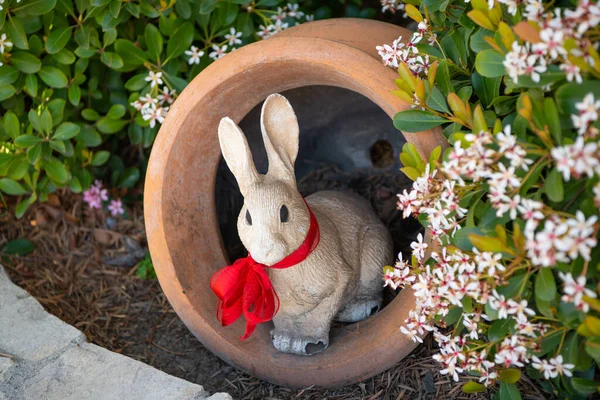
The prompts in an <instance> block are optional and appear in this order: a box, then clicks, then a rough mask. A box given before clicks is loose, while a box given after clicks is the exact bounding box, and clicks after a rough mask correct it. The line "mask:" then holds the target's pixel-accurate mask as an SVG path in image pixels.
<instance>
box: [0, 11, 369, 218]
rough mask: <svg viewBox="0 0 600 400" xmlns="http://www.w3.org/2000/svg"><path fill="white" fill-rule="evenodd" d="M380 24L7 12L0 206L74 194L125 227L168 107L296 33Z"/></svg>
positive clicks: (194, 14) (243, 14) (306, 17)
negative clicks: (267, 43)
mask: <svg viewBox="0 0 600 400" xmlns="http://www.w3.org/2000/svg"><path fill="white" fill-rule="evenodd" d="M375 12H376V10H375V9H374V8H369V7H363V5H362V1H348V2H346V1H343V2H340V1H333V0H332V1H326V2H317V1H310V0H309V1H300V2H295V1H291V2H290V1H283V0H259V1H248V0H223V1H217V0H202V1H191V0H169V1H164V0H160V1H159V0H156V1H155V0H139V1H127V2H122V1H116V0H114V1H113V0H75V1H71V0H0V115H1V116H2V118H1V119H0V196H2V200H4V197H3V195H9V196H20V197H19V198H20V200H19V202H18V205H17V206H16V209H15V210H16V215H17V217H21V216H22V215H23V214H24V213H25V211H26V210H27V208H28V207H29V206H30V205H31V204H33V203H34V202H35V201H36V200H41V201H42V202H43V201H46V200H47V199H48V195H49V194H50V193H53V192H54V191H55V190H56V189H57V188H61V187H68V189H69V190H71V191H72V192H75V193H80V192H86V197H85V199H86V201H87V203H88V204H89V206H90V207H92V208H108V207H110V208H109V209H108V210H109V211H110V212H111V213H112V214H113V215H121V214H123V213H124V212H125V210H124V209H123V203H122V201H121V199H120V197H121V196H123V195H126V194H127V193H128V189H131V188H134V187H135V186H136V185H137V184H138V183H139V182H140V181H141V177H142V176H143V174H144V170H145V165H146V163H147V159H148V154H149V151H150V148H151V146H152V144H153V142H154V138H155V137H156V134H157V132H158V129H159V127H160V124H161V123H162V122H163V120H164V118H165V116H166V114H167V113H168V111H169V107H170V106H171V104H172V103H173V101H174V100H175V99H176V98H177V96H178V94H179V93H181V91H182V90H183V89H184V88H185V86H186V84H187V83H188V82H189V81H190V80H191V79H193V78H194V77H195V76H196V75H197V74H198V73H199V72H200V71H202V70H203V69H204V68H205V67H206V66H208V65H209V64H211V63H212V62H214V61H215V60H217V59H219V58H221V57H224V56H225V55H226V54H228V53H229V52H231V51H233V50H235V49H236V48H239V47H240V46H243V45H245V44H248V43H251V42H253V41H256V40H261V39H265V38H268V37H270V36H272V35H274V34H276V33H277V32H279V31H281V30H284V29H287V28H288V27H291V26H294V25H296V24H299V23H303V22H306V21H310V20H312V19H315V18H316V19H322V18H328V17H331V16H353V17H363V18H366V17H373V16H374V15H375ZM96 179H98V180H99V181H98V182H97V183H94V182H95V180H96ZM109 189H110V190H109ZM111 198H112V200H111ZM109 200H110V202H109Z"/></svg>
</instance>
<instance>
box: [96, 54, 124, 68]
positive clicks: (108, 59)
mask: <svg viewBox="0 0 600 400" xmlns="http://www.w3.org/2000/svg"><path fill="white" fill-rule="evenodd" d="M100 61H102V62H103V63H104V65H106V66H107V67H109V68H112V69H119V68H122V67H123V65H124V64H123V59H122V58H121V56H120V55H118V54H117V53H113V52H112V51H105V52H103V53H102V54H100Z"/></svg>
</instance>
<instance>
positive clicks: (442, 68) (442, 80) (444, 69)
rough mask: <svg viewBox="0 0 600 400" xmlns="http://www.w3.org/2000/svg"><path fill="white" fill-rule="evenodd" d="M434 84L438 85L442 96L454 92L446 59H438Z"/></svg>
mask: <svg viewBox="0 0 600 400" xmlns="http://www.w3.org/2000/svg"><path fill="white" fill-rule="evenodd" d="M435 84H436V86H438V87H439V88H440V89H441V91H442V93H444V97H447V96H448V93H450V92H454V87H453V86H452V82H451V81H450V72H449V71H448V62H447V61H446V60H440V62H439V64H438V69H437V74H436V77H435Z"/></svg>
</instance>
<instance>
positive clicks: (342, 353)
mask: <svg viewBox="0 0 600 400" xmlns="http://www.w3.org/2000/svg"><path fill="white" fill-rule="evenodd" d="M400 35H402V36H403V37H404V38H407V39H408V38H409V37H410V32H409V31H407V30H405V29H403V28H400V27H398V26H395V25H391V24H386V23H382V22H376V21H370V20H362V19H332V20H326V21H318V22H311V23H307V24H303V25H300V26H298V27H294V28H291V29H289V30H286V31H284V32H282V33H279V34H278V35H276V36H274V37H273V38H271V39H268V40H265V41H261V42H258V43H254V44H251V45H248V46H245V47H243V48H241V49H239V50H236V51H234V52H232V53H230V54H228V55H227V56H225V57H223V58H222V59H220V60H218V61H216V62H215V63H213V64H212V65H210V66H209V67H207V68H206V69H205V70H204V71H203V72H202V73H201V74H199V75H198V76H197V77H196V78H195V79H194V80H193V81H192V82H191V83H190V84H189V85H188V86H187V88H186V89H185V90H184V91H183V93H181V95H180V96H179V98H178V100H177V101H176V102H175V103H174V104H173V106H172V108H171V110H170V111H169V114H168V116H167V118H166V120H165V122H164V123H163V125H162V127H161V129H160V132H159V134H158V137H157V140H156V142H155V144H154V147H153V149H152V155H151V157H150V163H149V165H148V171H147V176H146V183H145V196H144V210H145V220H146V230H147V235H148V241H149V246H150V251H151V255H152V260H153V263H154V266H155V268H156V272H157V275H158V279H159V281H160V284H161V286H162V289H163V290H164V292H165V294H166V296H167V298H168V299H169V301H170V303H171V305H172V306H173V308H174V309H175V311H176V312H177V314H178V315H179V316H180V317H181V319H182V320H183V321H184V323H185V324H186V325H187V326H188V328H189V329H190V330H191V331H192V332H193V333H194V335H195V336H196V337H197V338H198V339H199V340H200V341H201V342H202V343H203V344H204V345H205V346H206V347H207V348H209V349H210V350H211V351H213V352H214V353H215V354H217V355H218V356H219V357H221V358H222V359H223V360H225V361H227V362H229V363H231V364H233V365H236V366H238V367H240V368H242V369H244V370H246V371H247V372H249V373H250V374H252V375H255V376H257V377H259V378H262V379H265V380H267V381H270V382H273V383H277V384H280V385H284V386H291V387H306V386H311V385H317V386H322V387H336V386H342V385H346V384H352V383H355V382H358V381H361V380H364V379H366V378H369V377H371V376H373V375H375V374H377V373H379V372H382V371H384V370H386V369H388V368H390V367H391V366H393V365H394V364H395V363H397V362H398V361H399V360H401V359H402V358H404V357H405V356H406V355H408V354H409V353H410V352H411V351H412V350H413V349H414V348H415V347H416V344H415V343H413V342H411V341H410V340H408V339H407V338H406V336H404V335H403V334H402V333H401V332H400V330H399V327H400V326H401V325H402V324H403V321H404V319H405V318H406V317H407V316H408V312H409V311H410V310H411V309H412V308H413V307H414V302H415V300H414V297H413V295H412V292H411V291H409V290H404V291H402V292H400V294H399V295H398V296H397V297H396V298H395V300H394V301H392V302H391V303H390V304H389V305H388V306H387V307H385V308H384V309H383V310H382V311H381V312H379V313H378V314H376V315H374V316H373V317H370V318H369V319H367V320H365V321H361V322H359V323H356V324H352V325H348V326H344V327H343V328H336V329H333V330H332V332H331V337H330V345H329V348H328V349H327V350H326V351H324V352H322V353H319V354H317V355H314V356H312V357H302V356H295V355H291V354H283V353H279V352H278V351H277V350H276V349H275V348H274V347H273V345H272V344H271V339H270V335H269V330H270V329H271V327H272V325H271V324H261V325H260V326H259V327H258V328H257V330H256V332H255V333H254V334H253V335H252V336H251V337H250V338H249V339H247V340H246V341H243V342H242V341H241V340H240V339H239V336H241V335H242V333H243V331H244V321H243V318H241V319H240V320H238V321H237V322H236V323H235V324H234V325H232V326H229V327H226V328H224V327H221V326H220V323H219V321H218V320H217V318H216V307H217V298H216V296H215V295H214V294H213V292H212V291H211V290H210V287H209V280H210V277H211V276H212V275H213V273H214V272H216V271H217V270H218V269H220V268H222V267H223V266H225V265H227V264H228V260H227V256H226V252H225V249H224V248H223V243H222V240H221V236H220V233H219V227H218V221H217V213H216V205H215V192H214V189H215V179H216V174H217V166H218V164H219V160H220V158H221V152H220V149H219V144H218V139H217V126H218V123H219V121H220V119H221V118H223V117H225V116H229V117H231V118H232V119H233V120H234V121H236V122H239V121H241V120H242V118H243V117H244V116H245V115H246V114H247V113H248V112H249V111H250V110H252V108H253V107H254V106H256V105H257V104H259V103H260V102H261V101H263V100H264V99H265V98H266V97H267V96H268V95H269V94H271V93H278V92H283V91H285V90H288V89H293V88H297V87H302V86H310V85H331V86H339V87H344V88H347V89H350V90H353V91H356V92H358V93H361V94H362V95H364V96H366V97H368V98H369V99H370V100H372V101H373V102H374V103H376V104H377V105H378V106H379V107H381V108H382V109H383V110H384V111H385V113H386V114H387V115H389V116H390V118H392V117H393V116H394V114H396V113H397V112H398V111H401V110H406V109H409V108H410V105H409V104H407V103H405V102H403V101H402V100H401V99H399V98H398V97H396V96H394V95H392V94H391V93H390V91H391V90H394V89H395V85H394V79H395V78H396V77H397V74H396V72H395V71H394V70H393V69H391V68H388V67H385V66H383V65H382V63H381V61H380V59H379V56H378V55H377V51H376V50H375V46H377V45H380V44H383V43H391V42H392V41H393V40H394V39H396V38H397V37H398V36H400ZM257 123H258V121H257ZM405 136H406V139H407V141H408V142H411V143H413V144H415V146H416V147H417V149H418V151H419V153H420V154H421V156H422V157H424V158H425V157H427V156H428V154H429V152H430V151H431V150H432V149H433V148H434V147H436V146H437V145H439V144H441V143H443V142H444V140H443V136H442V134H441V131H440V130H439V129H437V130H430V131H425V132H421V133H418V134H406V135H405ZM301 140H302V139H301Z"/></svg>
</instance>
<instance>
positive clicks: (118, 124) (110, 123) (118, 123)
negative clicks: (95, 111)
mask: <svg viewBox="0 0 600 400" xmlns="http://www.w3.org/2000/svg"><path fill="white" fill-rule="evenodd" d="M128 123H129V121H125V120H120V119H110V118H107V117H104V118H100V119H99V120H98V122H97V123H96V128H98V130H99V131H100V132H102V133H105V134H111V133H117V132H119V131H121V130H122V129H123V128H124V127H125V126H126V125H127V124H128Z"/></svg>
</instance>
